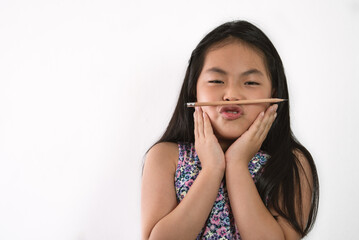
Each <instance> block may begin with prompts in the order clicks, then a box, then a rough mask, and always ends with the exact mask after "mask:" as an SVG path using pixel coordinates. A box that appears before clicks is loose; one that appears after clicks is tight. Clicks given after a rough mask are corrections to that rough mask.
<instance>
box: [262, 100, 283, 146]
mask: <svg viewBox="0 0 359 240" xmlns="http://www.w3.org/2000/svg"><path fill="white" fill-rule="evenodd" d="M277 108H278V105H276V104H275V105H273V106H271V107H269V108H268V109H267V112H266V115H267V116H266V117H265V119H264V120H263V122H264V124H263V129H262V131H260V132H259V134H260V135H259V138H260V139H263V140H264V139H265V138H266V137H267V134H268V132H269V130H270V128H271V126H272V124H273V122H274V119H275V117H276V111H277Z"/></svg>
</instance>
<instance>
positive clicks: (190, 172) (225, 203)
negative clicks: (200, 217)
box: [175, 143, 269, 240]
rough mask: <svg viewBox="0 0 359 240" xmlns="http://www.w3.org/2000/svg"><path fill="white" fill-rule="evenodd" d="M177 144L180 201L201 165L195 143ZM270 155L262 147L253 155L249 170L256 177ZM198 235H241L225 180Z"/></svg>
mask: <svg viewBox="0 0 359 240" xmlns="http://www.w3.org/2000/svg"><path fill="white" fill-rule="evenodd" d="M178 148H179V158H178V165H177V169H176V173H175V188H176V197H177V201H178V202H180V201H182V200H183V198H184V197H185V196H186V194H187V192H188V190H189V189H190V188H191V186H192V184H193V182H194V181H195V180H196V178H197V176H198V174H199V173H200V171H201V169H202V166H201V162H200V160H199V159H198V155H197V153H196V150H195V148H194V144H193V143H178ZM268 159H269V155H268V154H266V153H264V152H262V151H259V152H258V153H257V154H256V155H255V156H254V157H253V158H252V159H251V161H250V162H249V164H248V170H249V172H250V174H251V176H252V178H253V180H255V177H256V176H257V175H258V176H259V175H260V174H261V171H262V170H263V168H262V167H263V166H264V165H265V163H266V161H267V160H268ZM196 239H197V240H199V239H216V240H218V239H219V240H225V239H241V237H240V235H239V232H238V229H237V227H236V224H235V222H234V217H233V214H232V210H231V206H230V204H229V198H228V193H227V189H226V186H225V181H223V180H222V182H221V185H220V187H219V190H218V194H217V198H216V200H215V202H214V204H213V208H212V210H211V213H210V215H209V217H208V219H207V221H206V223H205V226H204V227H203V229H202V230H201V232H200V233H199V234H198V236H197V238H196Z"/></svg>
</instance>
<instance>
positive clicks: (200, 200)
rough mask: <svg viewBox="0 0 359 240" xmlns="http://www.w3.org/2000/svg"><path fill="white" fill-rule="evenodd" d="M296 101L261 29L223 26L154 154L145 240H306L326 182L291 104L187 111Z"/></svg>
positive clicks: (193, 63) (195, 64)
mask: <svg viewBox="0 0 359 240" xmlns="http://www.w3.org/2000/svg"><path fill="white" fill-rule="evenodd" d="M261 98H282V99H288V100H289V97H288V89H287V82H286V77H285V74H284V69H283V66H282V62H281V59H280V57H279V55H278V53H277V51H276V49H275V48H274V46H273V44H272V43H271V42H270V40H269V39H268V38H267V37H266V35H265V34H264V33H263V32H262V31H261V30H260V29H258V28H257V27H255V26H253V25H252V24H250V23H248V22H245V21H234V22H228V23H225V24H223V25H221V26H219V27H217V28H216V29H214V30H213V31H212V32H210V33H209V34H208V35H207V36H205V37H204V39H203V40H202V41H201V42H200V43H199V44H198V46H197V47H196V49H195V50H194V51H193V52H192V56H191V58H190V60H189V65H188V68H187V72H186V76H185V79H184V82H183V85H182V89H181V92H180V96H179V99H178V103H177V107H176V109H175V111H174V114H173V117H172V119H171V121H170V123H169V125H168V127H167V130H166V131H165V133H164V134H163V136H162V137H161V139H160V140H159V141H158V142H157V143H156V144H155V145H154V146H153V147H151V148H150V150H149V151H148V153H147V156H146V161H145V165H144V169H143V177H142V180H143V182H142V200H141V202H142V203H141V204H142V210H141V212H142V239H241V238H242V239H300V238H302V237H304V236H305V235H306V234H307V233H308V232H309V231H310V230H311V228H312V226H313V224H314V221H315V218H316V214H317V208H318V197H319V195H318V194H319V193H318V188H319V186H318V177H317V171H316V168H315V165H314V162H313V159H312V157H311V155H310V153H309V152H308V151H307V149H306V148H305V147H304V146H302V145H301V144H300V143H299V142H298V141H297V140H296V139H295V137H294V136H293V134H292V132H291V129H290V121H289V101H287V102H284V103H279V104H274V105H270V104H268V103H261V104H250V105H223V106H206V107H197V108H196V109H195V111H193V109H192V108H187V107H186V106H185V104H186V103H187V102H206V101H233V100H243V99H261Z"/></svg>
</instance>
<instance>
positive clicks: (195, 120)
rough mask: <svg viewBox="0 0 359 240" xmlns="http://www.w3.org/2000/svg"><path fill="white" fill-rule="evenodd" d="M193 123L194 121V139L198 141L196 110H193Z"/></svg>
mask: <svg viewBox="0 0 359 240" xmlns="http://www.w3.org/2000/svg"><path fill="white" fill-rule="evenodd" d="M193 121H194V139H198V127H197V126H198V123H197V109H195V111H194V113H193Z"/></svg>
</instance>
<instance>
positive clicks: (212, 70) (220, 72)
mask: <svg viewBox="0 0 359 240" xmlns="http://www.w3.org/2000/svg"><path fill="white" fill-rule="evenodd" d="M206 72H215V73H219V74H222V75H227V72H226V71H224V70H223V69H220V68H218V67H211V68H209V69H207V70H206Z"/></svg>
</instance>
